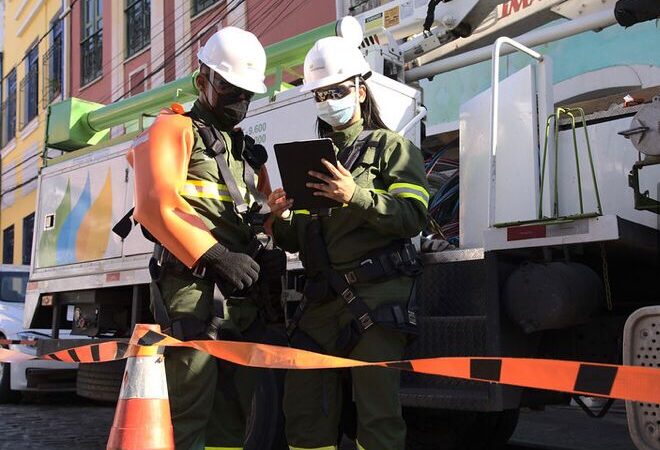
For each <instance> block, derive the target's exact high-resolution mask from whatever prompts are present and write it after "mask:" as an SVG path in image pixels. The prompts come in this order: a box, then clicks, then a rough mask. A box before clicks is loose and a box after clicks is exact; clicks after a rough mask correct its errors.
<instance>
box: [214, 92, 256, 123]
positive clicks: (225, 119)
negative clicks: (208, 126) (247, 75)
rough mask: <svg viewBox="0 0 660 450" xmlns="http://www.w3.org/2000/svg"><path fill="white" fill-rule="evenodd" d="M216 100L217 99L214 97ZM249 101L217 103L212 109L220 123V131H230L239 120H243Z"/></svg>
mask: <svg viewBox="0 0 660 450" xmlns="http://www.w3.org/2000/svg"><path fill="white" fill-rule="evenodd" d="M216 98H217V97H216ZM249 106H250V100H246V99H243V100H236V101H234V102H233V103H221V102H220V101H217V102H216V104H215V106H214V107H213V114H215V117H216V118H217V119H218V122H219V123H220V129H221V130H223V131H231V130H233V129H234V128H235V127H236V125H238V124H239V123H240V122H241V120H243V119H245V115H246V114H247V110H248V107H249Z"/></svg>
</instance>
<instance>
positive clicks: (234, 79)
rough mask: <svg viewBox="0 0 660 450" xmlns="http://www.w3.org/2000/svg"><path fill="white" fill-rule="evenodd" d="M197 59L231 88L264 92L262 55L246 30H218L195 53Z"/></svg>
mask: <svg viewBox="0 0 660 450" xmlns="http://www.w3.org/2000/svg"><path fill="white" fill-rule="evenodd" d="M197 58H198V59H199V61H200V62H202V63H204V64H206V65H207V66H209V68H210V69H211V70H213V71H214V72H216V73H217V74H218V75H220V76H221V77H222V78H224V79H225V80H227V81H228V82H229V83H231V84H233V85H234V86H238V87H240V88H242V89H245V90H246V91H250V92H255V93H257V94H263V93H264V92H266V91H267V88H266V85H265V84H264V79H265V78H266V75H265V71H266V52H265V51H264V48H263V46H262V45H261V43H260V42H259V40H258V39H257V37H256V36H255V35H254V34H252V33H250V32H249V31H245V30H241V29H240V28H236V27H225V28H223V29H221V30H220V31H218V32H216V33H215V34H214V35H213V36H211V37H210V38H209V40H208V41H207V42H206V44H205V45H204V47H202V48H201V49H200V50H199V52H197Z"/></svg>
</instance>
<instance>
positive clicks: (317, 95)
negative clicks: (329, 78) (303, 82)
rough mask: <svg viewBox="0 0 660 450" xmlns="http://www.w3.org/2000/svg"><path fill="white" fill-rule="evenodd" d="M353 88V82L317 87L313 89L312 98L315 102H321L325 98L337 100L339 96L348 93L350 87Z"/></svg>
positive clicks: (341, 96) (344, 95)
mask: <svg viewBox="0 0 660 450" xmlns="http://www.w3.org/2000/svg"><path fill="white" fill-rule="evenodd" d="M353 88H355V85H354V84H350V85H345V84H340V85H337V86H333V87H329V88H325V89H317V90H315V91H314V99H315V100H316V102H317V103H321V102H324V101H326V100H339V99H340V98H344V97H346V96H347V95H348V94H350V93H351V89H353Z"/></svg>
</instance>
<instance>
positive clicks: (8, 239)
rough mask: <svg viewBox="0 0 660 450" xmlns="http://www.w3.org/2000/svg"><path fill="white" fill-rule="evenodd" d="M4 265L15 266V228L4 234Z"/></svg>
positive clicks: (8, 229)
mask: <svg viewBox="0 0 660 450" xmlns="http://www.w3.org/2000/svg"><path fill="white" fill-rule="evenodd" d="M2 264H14V226H13V225H12V226H10V227H8V228H5V229H4V231H3V232H2Z"/></svg>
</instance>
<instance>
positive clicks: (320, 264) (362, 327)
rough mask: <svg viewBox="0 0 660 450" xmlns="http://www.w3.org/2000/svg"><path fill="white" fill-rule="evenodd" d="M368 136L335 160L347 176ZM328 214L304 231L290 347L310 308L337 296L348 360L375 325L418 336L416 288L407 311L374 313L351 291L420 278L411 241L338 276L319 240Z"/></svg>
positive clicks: (315, 216) (397, 307)
mask: <svg viewBox="0 0 660 450" xmlns="http://www.w3.org/2000/svg"><path fill="white" fill-rule="evenodd" d="M370 136H371V132H370V131H363V132H362V133H360V135H359V136H358V138H357V139H356V141H355V143H354V144H353V145H352V146H350V147H348V148H347V149H346V150H344V151H343V152H342V153H340V155H339V157H338V159H339V161H340V162H342V165H343V166H344V167H346V169H347V170H349V171H352V170H353V168H354V166H355V164H356V163H357V162H358V160H360V159H361V157H362V156H363V154H364V151H365V150H366V148H367V147H368V144H369V138H370ZM329 214H330V211H329V210H324V211H314V212H312V213H311V216H310V221H309V223H308V224H307V227H306V229H305V244H306V254H307V255H313V257H312V258H307V259H308V261H306V263H305V275H306V282H305V288H304V294H305V295H304V296H303V299H302V300H301V302H300V303H299V305H298V308H297V309H296V311H295V312H294V314H293V317H292V318H291V320H290V321H289V323H288V325H287V334H288V335H289V338H290V339H291V340H292V342H294V341H300V339H296V338H295V337H294V334H296V333H302V332H301V331H300V330H298V325H299V323H300V320H301V319H302V317H303V315H304V313H305V311H306V310H307V308H308V306H309V305H310V303H312V302H318V301H323V300H326V299H328V298H331V296H330V295H329V294H330V292H329V290H330V291H332V293H334V294H336V295H339V296H340V297H341V298H342V299H343V300H344V303H345V305H346V307H347V308H348V310H349V311H350V312H351V314H352V315H353V320H351V322H350V323H349V324H348V325H347V326H346V327H344V329H343V330H342V331H341V332H340V336H339V339H338V341H337V346H336V347H337V349H338V350H339V354H340V355H342V356H345V355H348V354H349V353H350V352H351V351H352V350H353V348H354V347H355V346H356V345H357V343H358V342H359V340H360V337H361V336H362V335H363V334H364V333H365V332H366V331H367V330H368V329H369V328H371V327H372V326H373V325H375V324H378V325H382V326H385V327H388V328H394V329H397V330H400V331H403V332H406V333H416V329H417V317H416V310H417V307H416V301H415V300H416V299H415V291H416V289H415V284H414V283H413V289H412V292H411V295H410V298H409V300H408V304H407V307H406V308H404V307H402V305H401V304H400V303H387V304H383V305H380V306H378V307H377V308H375V309H371V308H369V306H367V304H366V303H365V302H364V300H363V299H362V298H361V297H360V295H359V293H358V292H357V290H356V288H355V285H356V284H362V283H375V282H382V281H386V280H389V279H392V278H397V277H401V276H407V277H411V278H416V277H417V276H419V275H420V274H421V272H422V264H421V261H420V259H419V258H418V255H417V251H416V249H415V247H414V246H413V244H412V242H411V241H410V239H402V240H398V241H395V242H393V243H391V244H390V245H388V246H386V247H384V248H381V249H378V250H376V251H374V252H371V253H369V254H367V255H366V256H365V257H364V258H362V259H361V260H360V261H359V262H358V263H357V264H356V265H355V266H354V267H353V268H352V269H350V270H345V271H339V270H336V269H334V268H333V267H332V264H331V262H330V256H329V254H328V248H327V245H326V243H325V240H324V239H323V227H322V222H321V218H322V217H326V216H328V215H329Z"/></svg>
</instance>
